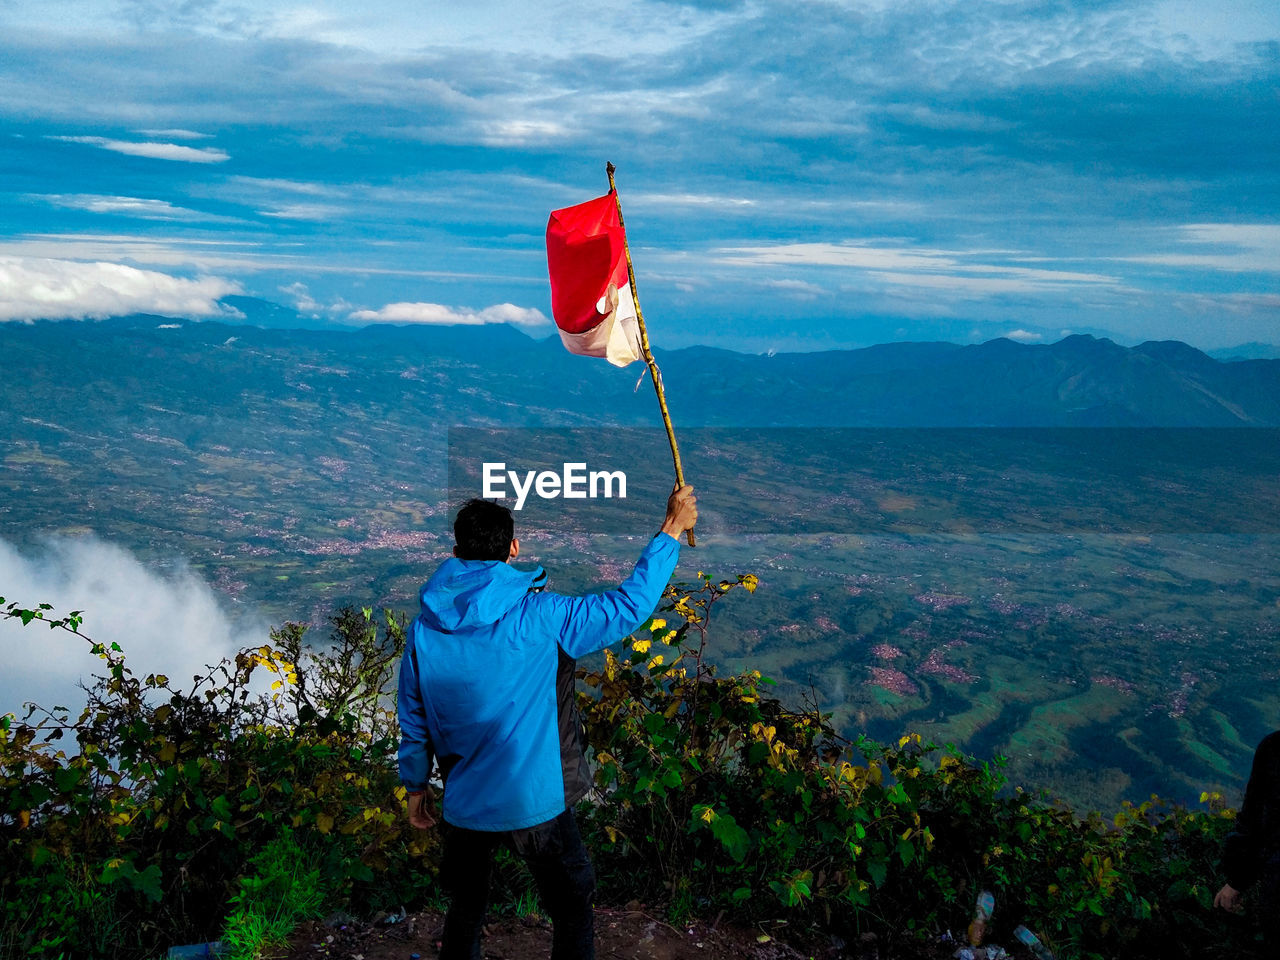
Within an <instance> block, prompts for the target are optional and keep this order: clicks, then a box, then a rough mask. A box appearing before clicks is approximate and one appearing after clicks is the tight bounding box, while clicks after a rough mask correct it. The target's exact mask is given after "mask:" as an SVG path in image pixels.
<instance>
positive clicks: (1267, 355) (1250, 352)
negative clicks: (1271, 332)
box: [1209, 340, 1280, 360]
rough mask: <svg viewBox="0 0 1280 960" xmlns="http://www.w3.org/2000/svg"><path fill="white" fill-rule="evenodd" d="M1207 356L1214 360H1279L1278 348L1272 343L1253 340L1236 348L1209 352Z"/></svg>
mask: <svg viewBox="0 0 1280 960" xmlns="http://www.w3.org/2000/svg"><path fill="white" fill-rule="evenodd" d="M1209 356H1211V357H1213V358H1214V359H1215V360H1280V347H1278V346H1276V345H1275V344H1274V343H1258V342H1257V341H1256V340H1253V341H1250V342H1249V343H1242V344H1240V346H1238V347H1223V348H1222V349H1220V350H1210V351H1209Z"/></svg>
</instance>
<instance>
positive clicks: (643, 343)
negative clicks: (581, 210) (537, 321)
mask: <svg viewBox="0 0 1280 960" xmlns="http://www.w3.org/2000/svg"><path fill="white" fill-rule="evenodd" d="M604 169H605V173H607V174H608V175H609V192H610V193H612V194H613V202H614V204H615V205H616V206H617V208H618V226H620V227H622V236H623V242H622V249H623V251H624V252H625V253H626V255H627V279H628V280H630V281H631V300H632V302H633V303H634V304H635V305H636V324H637V325H638V326H639V328H640V353H641V354H642V355H643V356H644V362H645V364H647V365H648V367H649V379H650V380H652V381H653V389H654V390H656V391H657V393H658V409H659V410H661V411H662V425H663V426H665V427H666V428H667V442H668V443H670V444H671V459H672V461H673V462H674V463H675V467H676V484H677V485H679V486H681V487H683V486H684V469H683V468H682V467H681V465H680V448H679V447H678V446H676V430H675V427H673V426H672V425H671V414H670V413H669V412H668V411H667V395H666V393H665V392H664V391H663V389H662V371H661V370H659V369H658V364H657V363H656V362H655V361H654V359H653V351H651V350H650V349H649V331H648V330H646V329H645V326H644V314H643V313H641V312H640V296H639V294H637V293H636V271H635V268H634V267H633V266H631V244H630V243H628V242H627V240H626V235H627V226H626V224H625V223H623V222H622V201H621V200H619V199H618V188H617V187H616V186H615V185H614V182H613V172H614V171H615V170H616V169H617V167H615V166H614V165H613V164H612V163H606V164H605V168H604ZM685 535H686V536H687V537H688V538H689V546H691V547H696V546H697V545H698V544H697V541H696V540H694V537H693V528H692V527H690V528H689V529H688V530H686V531H685Z"/></svg>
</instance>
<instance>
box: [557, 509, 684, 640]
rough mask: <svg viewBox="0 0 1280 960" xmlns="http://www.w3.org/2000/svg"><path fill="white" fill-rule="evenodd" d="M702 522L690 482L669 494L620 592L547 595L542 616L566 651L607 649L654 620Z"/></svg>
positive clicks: (620, 587)
mask: <svg viewBox="0 0 1280 960" xmlns="http://www.w3.org/2000/svg"><path fill="white" fill-rule="evenodd" d="M697 522H698V499H697V497H695V496H694V494H693V485H692V484H685V485H684V486H683V487H679V488H677V489H675V490H673V491H672V492H671V496H670V497H668V498H667V515H666V517H665V518H664V520H663V522H662V527H661V529H660V531H659V532H658V534H657V535H656V536H655V537H654V538H653V539H652V540H650V541H649V543H648V544H647V545H646V546H645V548H644V552H643V553H641V554H640V559H639V560H638V561H637V562H636V566H635V569H634V570H633V571H632V572H631V576H629V577H627V579H626V580H624V581H623V582H622V585H621V586H619V587H618V588H617V589H616V590H609V591H607V592H605V593H598V594H592V595H590V596H585V597H563V596H558V595H554V594H543V595H542V597H543V598H544V599H543V600H542V601H541V602H540V603H539V604H538V615H539V616H543V617H546V618H547V624H546V626H547V629H549V630H550V631H551V632H552V634H553V635H554V636H557V637H558V638H559V642H560V647H561V649H562V650H564V652H565V653H566V654H568V655H569V656H570V657H573V658H575V659H576V658H578V657H581V656H585V655H586V654H588V653H594V652H595V651H597V650H603V649H604V648H605V647H607V646H609V645H610V644H613V643H617V642H618V641H619V640H621V639H622V638H623V637H625V636H626V635H627V634H629V633H631V631H633V630H635V629H636V628H637V627H639V626H640V624H642V623H644V622H645V621H646V620H647V619H649V616H650V615H651V614H652V613H653V611H654V608H656V607H657V606H658V601H659V600H660V599H662V591H663V590H664V589H665V588H666V586H667V583H668V581H670V579H671V574H673V573H674V572H675V569H676V561H677V560H679V559H680V542H679V541H680V535H681V534H682V533H684V532H685V531H686V530H689V529H691V528H692V527H693V525H694V524H695V523H697Z"/></svg>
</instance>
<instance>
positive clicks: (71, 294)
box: [0, 256, 240, 321]
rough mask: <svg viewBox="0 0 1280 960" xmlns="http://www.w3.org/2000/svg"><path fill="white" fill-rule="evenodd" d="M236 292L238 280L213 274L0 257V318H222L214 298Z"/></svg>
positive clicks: (221, 308) (70, 261)
mask: <svg viewBox="0 0 1280 960" xmlns="http://www.w3.org/2000/svg"><path fill="white" fill-rule="evenodd" d="M239 291H240V285H239V284H238V283H235V282H233V281H229V280H222V279H219V278H217V277H200V278H197V279H194V280H188V279H184V278H182V277H174V276H171V275H169V274H167V273H160V272H158V271H155V270H139V269H137V268H136V267H129V266H125V265H124V264H119V263H102V262H96V263H82V262H79V261H74V260H44V259H37V258H33V257H7V256H0V321H5V320H41V319H42V320H62V319H74V320H83V319H88V318H94V319H101V318H103V317H112V316H123V315H126V314H131V313H158V314H163V315H165V316H178V317H218V316H226V315H227V314H228V310H227V309H226V308H225V307H223V306H222V305H221V304H219V303H218V299H219V298H220V297H225V296H227V295H228V294H232V293H238V292H239Z"/></svg>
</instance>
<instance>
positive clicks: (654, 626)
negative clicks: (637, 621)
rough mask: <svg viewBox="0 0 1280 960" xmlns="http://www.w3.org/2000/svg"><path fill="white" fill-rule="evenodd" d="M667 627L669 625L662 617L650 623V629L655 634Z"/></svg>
mask: <svg viewBox="0 0 1280 960" xmlns="http://www.w3.org/2000/svg"><path fill="white" fill-rule="evenodd" d="M666 625H667V621H665V620H663V619H662V618H661V617H654V618H653V620H652V621H650V623H649V629H650V630H652V631H653V632H654V633H657V632H658V631H659V630H661V629H662V628H663V627H665V626H666Z"/></svg>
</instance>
